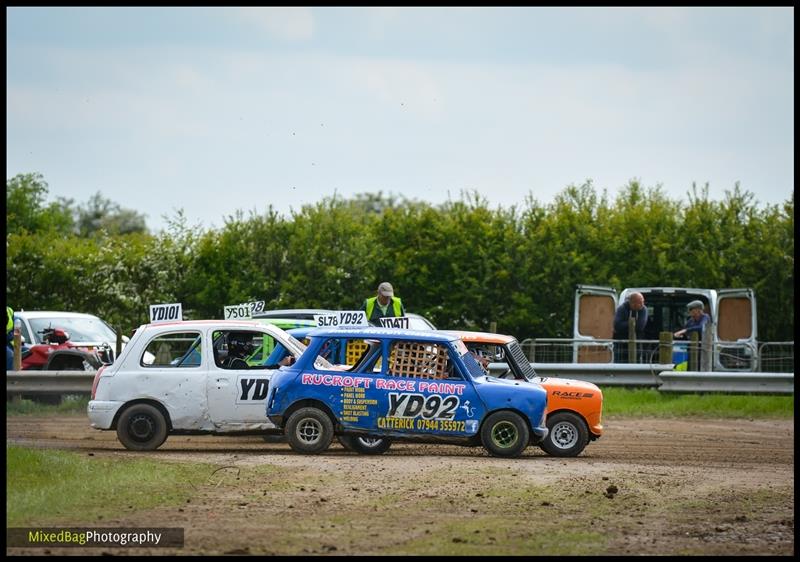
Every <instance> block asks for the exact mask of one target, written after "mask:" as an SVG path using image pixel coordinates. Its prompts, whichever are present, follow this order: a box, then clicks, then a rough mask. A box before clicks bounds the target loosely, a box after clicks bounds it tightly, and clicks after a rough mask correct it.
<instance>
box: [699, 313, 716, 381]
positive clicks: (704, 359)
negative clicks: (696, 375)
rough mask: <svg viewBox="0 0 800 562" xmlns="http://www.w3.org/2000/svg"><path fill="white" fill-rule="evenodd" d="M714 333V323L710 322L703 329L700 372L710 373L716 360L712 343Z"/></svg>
mask: <svg viewBox="0 0 800 562" xmlns="http://www.w3.org/2000/svg"><path fill="white" fill-rule="evenodd" d="M713 333H714V323H713V322H708V323H707V324H706V325H705V327H703V343H702V345H701V346H700V349H701V353H700V370H701V371H710V370H711V365H712V363H713V358H714V349H713V347H714V344H713V343H712V341H711V335H712V334H713Z"/></svg>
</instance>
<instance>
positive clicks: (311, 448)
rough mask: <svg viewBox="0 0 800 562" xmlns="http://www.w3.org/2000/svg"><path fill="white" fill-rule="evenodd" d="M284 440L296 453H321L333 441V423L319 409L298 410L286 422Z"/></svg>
mask: <svg viewBox="0 0 800 562" xmlns="http://www.w3.org/2000/svg"><path fill="white" fill-rule="evenodd" d="M286 438H287V439H288V441H289V446H290V447H291V448H292V450H293V451H295V452H296V453H303V454H307V455H314V454H317V453H321V452H323V451H325V450H326V449H327V448H328V447H329V446H330V444H331V441H333V422H332V421H331V419H330V418H329V417H328V414H326V413H325V412H323V411H322V410H320V409H319V408H300V409H299V410H297V411H296V412H295V413H293V414H292V415H291V416H289V420H288V421H287V422H286Z"/></svg>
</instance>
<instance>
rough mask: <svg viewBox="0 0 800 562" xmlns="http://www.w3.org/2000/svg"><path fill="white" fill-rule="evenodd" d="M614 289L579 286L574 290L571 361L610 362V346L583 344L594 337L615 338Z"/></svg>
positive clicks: (615, 298) (615, 292) (615, 300)
mask: <svg viewBox="0 0 800 562" xmlns="http://www.w3.org/2000/svg"><path fill="white" fill-rule="evenodd" d="M616 310H617V291H616V289H613V288H611V287H598V286H593V285H578V288H577V289H576V290H575V316H574V319H573V336H572V337H573V338H574V339H575V340H576V342H575V345H574V346H573V361H574V362H576V363H610V362H611V359H612V353H613V346H612V345H598V344H588V345H587V344H584V343H582V342H583V341H586V342H591V341H592V340H595V339H603V340H610V339H613V337H614V313H615V312H616Z"/></svg>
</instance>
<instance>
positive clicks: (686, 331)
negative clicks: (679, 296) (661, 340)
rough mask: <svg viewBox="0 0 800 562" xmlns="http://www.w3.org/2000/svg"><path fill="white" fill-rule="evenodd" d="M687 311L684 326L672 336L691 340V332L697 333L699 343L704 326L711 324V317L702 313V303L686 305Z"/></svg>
mask: <svg viewBox="0 0 800 562" xmlns="http://www.w3.org/2000/svg"><path fill="white" fill-rule="evenodd" d="M686 308H688V309H689V318H687V319H686V326H685V327H684V328H683V329H682V330H678V331H677V332H675V333H674V334H672V335H673V336H674V337H676V338H686V339H687V340H688V339H690V338H691V336H692V332H697V336H698V338H699V340H700V341H703V330H704V329H705V327H706V324H708V323H709V322H711V317H710V316H709V315H708V314H706V313H705V312H703V302H702V301H692V302H690V303H689V304H687V305H686Z"/></svg>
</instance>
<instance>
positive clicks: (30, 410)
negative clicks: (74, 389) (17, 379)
mask: <svg viewBox="0 0 800 562" xmlns="http://www.w3.org/2000/svg"><path fill="white" fill-rule="evenodd" d="M88 405H89V396H88V395H83V396H81V395H77V394H68V395H66V396H64V398H63V399H62V400H61V403H60V404H44V403H42V402H35V401H33V400H27V399H21V398H14V399H12V400H7V401H6V415H15V416H20V415H22V416H24V415H42V414H77V413H81V414H85V413H86V407H87V406H88Z"/></svg>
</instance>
